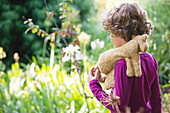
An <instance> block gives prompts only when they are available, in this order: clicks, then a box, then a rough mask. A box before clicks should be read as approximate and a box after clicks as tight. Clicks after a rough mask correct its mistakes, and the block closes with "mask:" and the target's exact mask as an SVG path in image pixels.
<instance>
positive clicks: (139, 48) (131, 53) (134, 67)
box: [95, 34, 148, 90]
mask: <svg viewBox="0 0 170 113" xmlns="http://www.w3.org/2000/svg"><path fill="white" fill-rule="evenodd" d="M147 38H148V35H147V34H143V35H137V36H134V35H132V40H130V41H129V42H127V43H125V44H124V45H122V46H121V47H118V48H115V49H110V50H107V51H105V52H104V53H102V54H101V55H100V56H99V59H98V62H97V64H96V65H95V69H99V70H100V72H101V73H103V74H105V75H106V80H105V88H106V89H107V90H109V89H110V88H113V87H114V83H115V81H114V68H115V65H116V62H117V61H118V60H121V59H125V61H126V64H127V72H126V73H127V76H129V77H133V76H136V77H140V76H141V74H142V72H141V67H140V56H139V52H146V51H147V50H148V43H147ZM99 81H100V80H99Z"/></svg>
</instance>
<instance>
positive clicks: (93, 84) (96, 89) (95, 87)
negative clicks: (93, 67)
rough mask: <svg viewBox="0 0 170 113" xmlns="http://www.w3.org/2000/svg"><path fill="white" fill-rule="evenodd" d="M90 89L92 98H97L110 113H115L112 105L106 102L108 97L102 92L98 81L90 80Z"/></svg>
mask: <svg viewBox="0 0 170 113" xmlns="http://www.w3.org/2000/svg"><path fill="white" fill-rule="evenodd" d="M89 86H90V89H91V91H92V93H93V94H94V96H95V97H96V98H97V100H98V101H99V102H100V103H101V104H103V105H104V106H105V107H106V108H108V109H109V110H110V111H115V110H113V108H112V105H111V104H110V103H109V102H108V100H107V99H108V98H109V95H108V94H106V92H105V91H103V89H102V86H101V85H100V83H99V81H98V80H97V79H94V80H91V81H90V82H89Z"/></svg>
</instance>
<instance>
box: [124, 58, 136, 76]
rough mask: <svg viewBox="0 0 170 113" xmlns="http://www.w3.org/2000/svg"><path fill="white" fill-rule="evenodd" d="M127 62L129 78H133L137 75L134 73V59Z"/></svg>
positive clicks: (128, 59)
mask: <svg viewBox="0 0 170 113" xmlns="http://www.w3.org/2000/svg"><path fill="white" fill-rule="evenodd" d="M125 61H126V65H127V71H126V73H127V76H129V77H132V76H134V75H135V72H134V66H133V63H132V59H131V58H125Z"/></svg>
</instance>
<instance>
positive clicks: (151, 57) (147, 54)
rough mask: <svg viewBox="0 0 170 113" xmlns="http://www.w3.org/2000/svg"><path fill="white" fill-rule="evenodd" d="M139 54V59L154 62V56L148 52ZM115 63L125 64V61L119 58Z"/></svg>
mask: <svg viewBox="0 0 170 113" xmlns="http://www.w3.org/2000/svg"><path fill="white" fill-rule="evenodd" d="M139 55H140V59H148V60H150V61H153V62H156V60H155V58H154V57H153V56H152V55H151V54H150V53H148V52H145V53H139ZM117 64H122V65H124V64H126V61H125V59H121V60H119V61H117V63H116V65H117Z"/></svg>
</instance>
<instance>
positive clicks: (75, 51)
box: [62, 44, 83, 62]
mask: <svg viewBox="0 0 170 113" xmlns="http://www.w3.org/2000/svg"><path fill="white" fill-rule="evenodd" d="M79 49H80V47H79V46H78V45H75V46H73V45H71V44H70V45H69V46H68V47H66V48H63V49H62V51H63V52H64V53H65V54H64V57H63V58H62V61H63V62H66V61H69V60H70V59H71V60H73V56H75V58H76V59H77V60H81V59H82V58H83V55H82V53H81V52H80V51H79Z"/></svg>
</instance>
